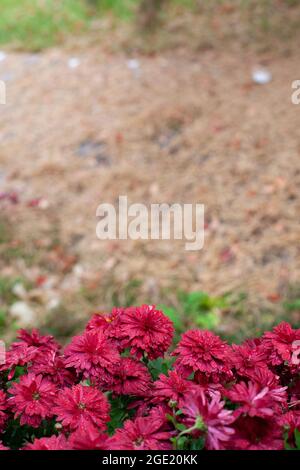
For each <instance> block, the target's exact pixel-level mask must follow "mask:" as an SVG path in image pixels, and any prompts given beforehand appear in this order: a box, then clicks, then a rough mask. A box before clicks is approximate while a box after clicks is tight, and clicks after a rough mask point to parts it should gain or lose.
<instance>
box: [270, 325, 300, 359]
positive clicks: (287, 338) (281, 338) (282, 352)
mask: <svg viewBox="0 0 300 470" xmlns="http://www.w3.org/2000/svg"><path fill="white" fill-rule="evenodd" d="M299 340H300V329H297V330H293V328H292V327H291V325H290V324H289V323H286V322H282V323H280V324H279V325H277V326H276V327H275V328H273V331H267V332H266V333H265V334H264V335H263V340H262V345H263V347H264V349H265V351H266V353H267V354H268V362H269V363H270V364H271V365H272V366H277V365H280V364H282V363H284V362H287V363H288V365H290V366H293V365H294V364H293V363H292V357H293V353H294V352H295V347H294V346H295V341H297V342H299ZM297 347H298V349H299V343H298V346H297Z"/></svg>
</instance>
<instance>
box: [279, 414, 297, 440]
mask: <svg viewBox="0 0 300 470" xmlns="http://www.w3.org/2000/svg"><path fill="white" fill-rule="evenodd" d="M278 423H279V424H280V425H281V426H283V428H284V430H285V431H287V441H288V443H289V444H290V445H291V446H293V447H296V446H295V444H296V443H295V430H296V429H297V430H298V431H300V411H297V410H296V411H288V412H287V413H285V414H284V415H282V416H280V418H279V420H278Z"/></svg>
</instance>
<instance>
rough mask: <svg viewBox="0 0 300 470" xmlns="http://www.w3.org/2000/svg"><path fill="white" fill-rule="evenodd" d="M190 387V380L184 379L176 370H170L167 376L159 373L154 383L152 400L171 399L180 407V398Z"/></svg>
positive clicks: (182, 398)
mask: <svg viewBox="0 0 300 470" xmlns="http://www.w3.org/2000/svg"><path fill="white" fill-rule="evenodd" d="M192 388H193V384H192V382H189V381H188V380H185V379H184V378H183V377H182V376H181V375H180V374H179V373H178V372H177V371H176V370H174V371H170V372H169V374H168V376H166V375H163V374H161V375H160V376H159V379H158V380H157V381H156V382H155V383H154V387H153V391H152V395H153V401H154V402H156V403H159V402H161V401H167V402H169V401H171V402H173V404H174V405H177V406H178V407H179V408H180V405H181V402H182V400H184V398H185V397H186V395H187V393H188V392H189V391H190V390H191V389H192Z"/></svg>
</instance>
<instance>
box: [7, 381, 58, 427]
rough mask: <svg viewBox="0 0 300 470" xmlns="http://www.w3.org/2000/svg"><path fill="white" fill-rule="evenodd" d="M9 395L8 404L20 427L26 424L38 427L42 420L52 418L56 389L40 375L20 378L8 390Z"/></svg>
mask: <svg viewBox="0 0 300 470" xmlns="http://www.w3.org/2000/svg"><path fill="white" fill-rule="evenodd" d="M8 392H9V393H10V395H12V396H11V397H10V398H9V399H8V403H9V404H10V406H11V407H12V410H13V412H14V413H15V417H18V416H19V417H20V423H21V425H22V426H23V425H25V424H28V425H29V426H32V427H38V426H39V425H40V423H41V421H42V420H43V419H47V418H51V417H52V416H53V411H52V407H53V403H54V398H55V396H56V392H57V390H56V387H55V385H54V384H53V382H50V380H48V379H47V378H44V377H43V376H42V375H34V374H28V375H23V376H22V377H21V378H20V382H19V383H14V384H13V386H12V387H11V388H10V389H9V390H8Z"/></svg>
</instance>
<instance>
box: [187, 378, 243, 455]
mask: <svg viewBox="0 0 300 470" xmlns="http://www.w3.org/2000/svg"><path fill="white" fill-rule="evenodd" d="M224 404H225V403H224V402H223V401H221V396H220V394H219V393H218V392H215V393H214V395H213V396H211V397H208V396H207V395H206V394H205V392H204V390H203V389H202V388H201V387H199V388H198V389H197V390H193V391H191V392H190V393H189V394H187V396H186V398H185V400H184V403H183V404H182V406H181V410H182V412H183V414H184V423H185V424H186V426H187V427H188V428H192V427H193V428H194V431H193V432H195V433H200V434H202V435H204V436H205V447H206V448H207V449H210V450H212V449H213V450H220V449H224V448H225V444H226V442H227V441H229V439H230V438H231V436H232V434H234V430H233V428H232V427H231V424H232V423H233V421H234V416H233V414H232V411H230V410H226V409H225V408H224Z"/></svg>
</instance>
